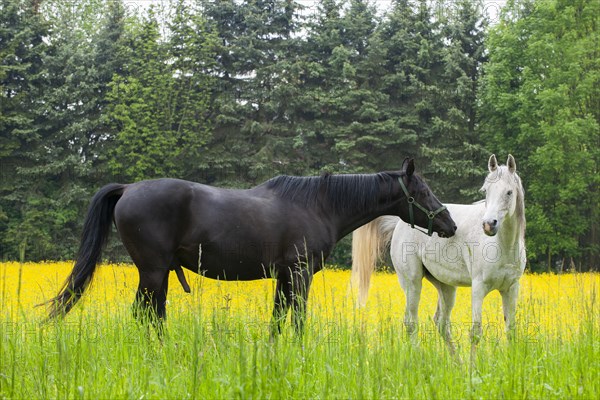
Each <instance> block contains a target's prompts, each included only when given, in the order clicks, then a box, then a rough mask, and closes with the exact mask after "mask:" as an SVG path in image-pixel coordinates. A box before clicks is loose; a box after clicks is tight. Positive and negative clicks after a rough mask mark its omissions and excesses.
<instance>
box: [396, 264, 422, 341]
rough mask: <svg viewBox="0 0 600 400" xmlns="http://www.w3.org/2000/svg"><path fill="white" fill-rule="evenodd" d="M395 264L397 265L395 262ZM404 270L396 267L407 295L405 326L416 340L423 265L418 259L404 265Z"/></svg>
mask: <svg viewBox="0 0 600 400" xmlns="http://www.w3.org/2000/svg"><path fill="white" fill-rule="evenodd" d="M394 265H396V264H395V263H394ZM403 268H405V269H403V270H399V269H398V268H397V269H396V272H397V274H398V279H399V280H400V286H402V289H403V290H404V295H405V296H406V309H405V313H404V326H405V328H406V332H407V333H408V334H409V336H410V337H411V339H412V340H413V341H414V340H416V338H417V335H416V333H417V331H418V329H419V301H420V300H421V288H422V286H423V267H422V265H421V264H420V262H418V261H414V262H412V263H407V264H405V265H403Z"/></svg>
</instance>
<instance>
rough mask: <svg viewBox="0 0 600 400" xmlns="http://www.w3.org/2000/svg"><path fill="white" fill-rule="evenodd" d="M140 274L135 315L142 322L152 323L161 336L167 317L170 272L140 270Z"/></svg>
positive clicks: (134, 308)
mask: <svg viewBox="0 0 600 400" xmlns="http://www.w3.org/2000/svg"><path fill="white" fill-rule="evenodd" d="M139 273H140V283H139V286H138V290H137V293H136V295H135V301H134V303H133V315H134V317H135V318H136V319H138V320H140V321H142V322H150V323H151V324H152V325H154V327H155V328H156V330H157V332H158V334H159V336H161V335H162V323H163V321H164V320H165V319H166V317H167V313H166V301H167V291H168V286H169V270H168V269H155V270H151V271H147V270H139Z"/></svg>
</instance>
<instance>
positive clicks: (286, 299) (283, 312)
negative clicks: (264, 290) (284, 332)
mask: <svg viewBox="0 0 600 400" xmlns="http://www.w3.org/2000/svg"><path fill="white" fill-rule="evenodd" d="M282 275H285V276H282ZM291 302H292V285H291V283H290V278H289V275H288V274H280V275H279V276H278V277H277V285H276V287H275V306H274V307H273V318H272V319H271V338H273V337H275V335H277V334H279V333H281V327H282V326H283V323H284V322H285V317H286V316H287V313H288V310H289V308H290V305H291Z"/></svg>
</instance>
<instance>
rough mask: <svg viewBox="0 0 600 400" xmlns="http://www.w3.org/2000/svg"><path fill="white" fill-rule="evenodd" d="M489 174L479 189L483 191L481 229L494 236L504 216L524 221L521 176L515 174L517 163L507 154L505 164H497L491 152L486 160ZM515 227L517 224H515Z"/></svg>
mask: <svg viewBox="0 0 600 400" xmlns="http://www.w3.org/2000/svg"><path fill="white" fill-rule="evenodd" d="M488 169H489V171H490V173H489V175H488V176H487V178H486V179H485V183H484V184H483V187H482V188H481V190H482V191H483V192H485V214H484V215H483V221H482V223H483V231H484V232H485V234H486V235H488V236H494V235H495V234H496V233H498V230H499V229H500V227H501V226H502V222H503V221H504V220H505V219H506V218H510V219H512V218H517V219H518V221H519V222H522V224H523V225H524V223H525V210H524V201H523V199H524V194H523V186H522V184H521V178H519V176H518V175H517V164H516V162H515V159H514V157H513V156H512V155H510V154H509V156H508V161H507V162H506V165H498V161H497V160H496V156H495V155H493V154H492V156H491V157H490V159H489V161H488ZM515 227H517V226H515Z"/></svg>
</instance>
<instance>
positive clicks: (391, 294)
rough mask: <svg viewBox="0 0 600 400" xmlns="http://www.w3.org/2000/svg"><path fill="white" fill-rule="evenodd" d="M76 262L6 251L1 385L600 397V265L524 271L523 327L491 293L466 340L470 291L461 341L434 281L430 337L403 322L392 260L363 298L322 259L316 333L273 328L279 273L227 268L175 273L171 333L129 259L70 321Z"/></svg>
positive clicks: (9, 388)
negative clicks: (68, 289)
mask: <svg viewBox="0 0 600 400" xmlns="http://www.w3.org/2000/svg"><path fill="white" fill-rule="evenodd" d="M71 268H72V263H70V262H57V263H12V262H7V263H0V277H1V283H0V309H1V310H2V313H1V316H0V398H7V399H8V398H11V399H21V398H23V399H24V398H27V399H29V398H61V399H62V398H83V399H87V398H94V399H96V398H102V399H104V398H111V399H112V398H122V399H129V398H136V399H140V398H156V399H159V398H160V399H164V398H173V399H181V398H203V399H204V398H219V399H220V398H260V399H264V398H282V397H286V398H361V399H362V398H410V399H414V398H486V399H488V398H534V399H541V398H544V399H546V398H580V399H593V398H599V397H600V318H599V313H600V303H599V299H598V296H599V294H600V293H599V291H600V274H598V273H579V274H577V273H566V274H560V275H551V274H539V275H534V274H526V275H524V276H523V278H522V279H521V292H520V297H519V303H518V312H517V319H518V325H517V332H516V338H515V340H514V341H512V342H508V341H507V339H506V335H505V333H504V327H503V320H502V306H501V298H500V295H499V293H496V292H493V293H490V294H489V295H488V296H487V297H486V299H485V302H484V309H483V318H484V320H483V322H484V335H483V338H482V341H481V343H480V344H479V346H478V347H477V350H476V351H474V352H473V351H471V345H470V341H469V324H470V319H471V318H470V310H471V306H470V291H469V288H460V289H459V290H458V294H457V302H456V306H455V308H454V312H453V316H452V322H453V324H452V331H453V335H454V339H455V341H456V345H457V349H458V351H457V354H456V355H452V354H450V353H449V352H448V350H447V348H446V345H445V343H444V342H443V340H442V339H441V338H440V337H439V335H438V333H437V330H436V328H435V325H434V324H433V322H432V317H433V314H434V312H435V307H436V302H437V292H436V291H435V289H434V288H433V286H432V285H430V284H429V283H424V285H423V293H422V296H421V307H420V312H419V316H420V325H419V333H418V341H417V343H414V342H413V341H410V340H409V339H408V338H407V337H406V333H405V332H404V329H403V325H402V318H403V313H404V294H403V292H402V290H401V289H400V285H399V284H398V280H397V277H396V275H395V274H392V273H387V272H379V273H376V274H375V275H374V276H373V280H372V287H371V290H370V297H369V300H368V303H367V307H365V308H363V309H357V308H356V307H355V305H354V293H353V290H352V287H351V284H350V272H349V271H345V270H337V269H325V270H324V271H322V272H319V273H317V274H315V277H314V280H313V284H312V287H311V293H310V297H309V301H308V320H307V324H306V329H305V333H304V335H302V336H297V335H295V334H294V333H293V330H292V328H291V326H290V324H289V322H288V324H287V325H286V326H285V328H284V332H283V333H282V334H281V335H280V336H279V337H276V338H274V339H272V338H270V337H269V320H270V316H271V311H272V306H273V304H272V302H273V291H274V288H275V283H274V281H273V280H270V279H265V280H260V281H252V282H235V281H234V282H224V281H216V280H211V279H206V278H202V277H199V276H197V275H195V274H193V273H188V272H187V271H186V276H187V279H188V282H189V283H190V286H191V287H192V293H190V294H187V293H184V291H183V289H182V288H181V286H180V284H179V282H178V281H177V278H176V276H175V274H171V280H170V284H169V295H168V303H169V304H168V305H167V321H166V323H165V326H166V334H165V336H164V337H163V338H162V339H159V338H158V336H157V335H156V333H155V332H154V330H153V329H152V328H149V327H148V326H146V325H143V324H139V323H138V322H136V321H135V320H134V319H133V317H132V315H131V303H132V302H133V299H134V295H135V291H136V289H137V282H138V275H137V270H136V268H135V267H133V266H131V265H112V264H111V265H102V266H100V267H99V268H98V271H97V274H96V276H95V278H94V281H93V283H92V285H91V286H90V288H89V289H88V291H87V292H86V293H85V295H84V296H83V299H82V300H81V301H80V303H79V304H78V305H77V306H76V307H75V309H74V310H73V311H71V313H69V314H68V315H67V316H66V317H65V318H64V319H63V320H61V321H53V322H47V321H46V320H45V316H46V310H45V307H43V306H41V307H35V305H36V304H39V303H42V302H44V301H45V300H47V299H49V298H51V297H52V296H54V295H55V294H56V293H57V292H58V290H59V289H60V287H61V285H62V283H63V281H64V279H65V278H66V276H67V275H68V273H69V272H70V270H71Z"/></svg>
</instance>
